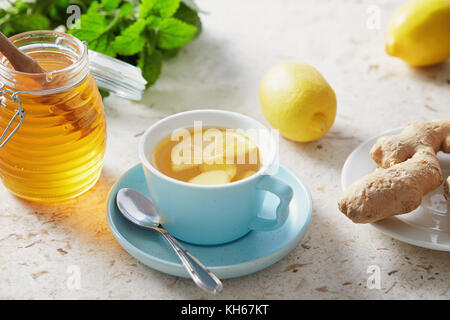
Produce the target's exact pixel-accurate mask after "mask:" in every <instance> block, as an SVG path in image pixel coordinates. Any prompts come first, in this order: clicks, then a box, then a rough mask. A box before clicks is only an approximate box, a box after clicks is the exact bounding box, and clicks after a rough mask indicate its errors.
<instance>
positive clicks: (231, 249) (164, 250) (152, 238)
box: [107, 164, 312, 279]
mask: <svg viewBox="0 0 450 320" xmlns="http://www.w3.org/2000/svg"><path fill="white" fill-rule="evenodd" d="M275 177H277V178H278V179H281V180H283V181H284V182H286V183H288V184H289V185H290V186H291V187H292V189H293V190H294V197H293V199H292V202H291V205H290V208H289V209H290V213H289V217H288V219H287V221H286V222H285V223H284V225H283V226H282V227H281V228H279V229H277V230H274V231H265V232H263V231H251V232H250V233H248V234H247V235H245V236H244V237H242V238H240V239H238V240H236V241H233V242H230V243H227V244H223V245H216V246H199V245H193V244H188V243H184V242H182V244H183V246H185V248H186V249H187V250H189V251H190V252H191V253H192V254H193V255H194V256H195V257H197V258H198V259H199V260H200V261H201V262H202V263H203V264H205V265H206V266H207V267H208V268H209V269H210V270H211V271H212V272H214V273H215V274H216V275H217V276H218V277H219V278H221V279H226V278H234V277H239V276H243V275H247V274H250V273H253V272H256V271H259V270H262V269H264V268H267V267H268V266H270V265H272V264H274V263H275V262H277V261H279V260H280V259H281V258H283V257H284V256H285V255H286V254H288V253H289V252H290V251H291V250H292V249H294V248H295V247H296V246H297V244H298V243H299V241H300V239H302V238H303V236H304V234H305V232H306V229H307V227H308V224H309V221H310V219H311V211H312V201H311V195H310V193H309V191H308V189H307V188H306V186H305V185H304V184H303V182H302V181H301V180H300V178H298V177H297V175H296V174H295V173H294V172H292V171H291V170H289V169H287V168H286V167H284V166H282V165H280V168H279V170H278V173H277V174H276V175H275ZM121 188H132V189H135V190H138V191H140V192H142V193H143V194H145V195H146V196H148V189H147V184H146V182H145V178H144V171H143V170H142V166H141V165H140V164H139V165H136V166H134V167H133V168H131V169H130V170H128V171H127V172H126V173H125V174H124V175H123V176H122V177H121V178H120V179H119V181H118V182H117V183H116V184H115V185H114V187H113V188H112V190H111V192H110V194H109V198H108V203H107V214H108V224H109V228H110V229H111V231H112V233H113V235H114V236H115V237H116V239H117V241H119V243H120V245H121V246H122V247H123V248H124V249H125V250H126V251H127V252H128V253H129V254H131V255H132V256H133V257H135V258H136V259H137V260H139V261H140V262H142V263H143V264H145V265H147V266H149V267H150V268H153V269H156V270H158V271H161V272H164V273H168V274H171V275H174V276H179V277H185V278H188V277H189V275H188V273H187V272H186V271H185V269H184V267H183V265H182V263H181V262H180V261H179V260H178V257H177V255H176V254H175V253H174V252H173V251H172V249H171V247H170V246H169V244H168V243H166V240H164V238H163V237H162V236H161V235H160V234H159V233H157V232H155V231H152V230H146V229H143V228H140V227H138V226H135V225H134V224H132V223H131V222H129V221H128V220H126V219H125V218H124V217H123V216H122V214H121V213H120V212H119V209H118V208H117V206H116V194H117V192H118V191H119V189H121ZM278 202H279V200H278V199H277V198H276V197H275V196H274V195H272V194H270V193H268V195H267V197H266V200H265V201H264V205H263V212H262V213H260V215H261V216H265V215H266V216H273V213H274V211H275V208H276V206H277V205H278Z"/></svg>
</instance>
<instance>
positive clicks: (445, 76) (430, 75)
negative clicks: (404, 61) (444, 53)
mask: <svg viewBox="0 0 450 320" xmlns="http://www.w3.org/2000/svg"><path fill="white" fill-rule="evenodd" d="M410 71H411V73H412V76H413V77H415V78H417V79H420V80H422V81H426V82H433V83H435V84H436V85H439V86H449V87H450V62H449V61H448V60H447V61H445V62H442V63H440V64H437V65H434V66H429V67H410Z"/></svg>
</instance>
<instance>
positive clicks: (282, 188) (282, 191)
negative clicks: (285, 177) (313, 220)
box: [249, 175, 294, 231]
mask: <svg viewBox="0 0 450 320" xmlns="http://www.w3.org/2000/svg"><path fill="white" fill-rule="evenodd" d="M257 188H258V189H262V190H266V191H269V192H272V193H273V194H275V195H276V196H277V197H278V198H279V199H280V203H279V204H278V207H277V209H276V218H275V219H266V218H261V217H256V218H255V219H253V221H252V222H251V223H250V226H249V228H250V229H251V230H256V231H269V230H275V229H277V228H279V227H281V226H282V225H283V223H284V222H285V221H286V219H287V217H288V215H289V203H290V202H291V200H292V196H293V193H294V192H293V190H292V188H291V187H290V186H289V185H287V184H286V183H284V182H282V181H281V180H279V179H277V178H274V177H273V176H271V175H263V176H262V177H261V180H260V181H259V182H258V185H257Z"/></svg>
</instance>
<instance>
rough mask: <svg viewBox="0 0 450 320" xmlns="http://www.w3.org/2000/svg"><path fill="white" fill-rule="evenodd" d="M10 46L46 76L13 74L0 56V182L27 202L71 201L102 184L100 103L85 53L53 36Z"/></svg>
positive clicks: (25, 36) (39, 34) (64, 37)
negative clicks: (100, 182) (25, 56)
mask: <svg viewBox="0 0 450 320" xmlns="http://www.w3.org/2000/svg"><path fill="white" fill-rule="evenodd" d="M10 40H11V41H12V42H13V43H14V45H15V46H16V47H18V48H19V49H20V50H22V51H23V52H25V53H26V54H28V55H30V56H31V57H33V58H34V59H35V60H36V61H37V62H38V63H39V65H40V66H41V68H42V69H44V70H45V71H46V72H44V73H23V72H19V71H16V70H14V69H13V68H12V67H11V65H10V64H9V63H8V61H7V60H6V58H4V57H2V56H0V58H1V59H0V87H1V89H0V95H1V104H2V106H0V128H1V129H2V131H3V137H2V140H1V141H0V146H1V148H0V177H1V179H2V181H3V184H4V186H5V187H6V188H7V189H8V190H9V191H11V192H12V193H13V194H15V195H17V196H19V197H21V198H24V199H28V200H33V201H42V202H56V201H62V200H66V199H70V198H74V197H76V196H78V195H80V194H82V193H84V192H86V191H87V190H89V189H90V188H91V187H92V186H93V185H94V184H95V183H96V181H97V180H98V178H99V177H100V173H101V169H102V163H103V156H104V152H105V143H106V122H105V114H104V110H103V104H102V98H101V96H100V94H99V91H98V88H97V85H96V82H95V80H94V78H93V76H92V74H91V73H90V71H89V64H88V57H87V51H88V50H87V47H86V45H85V44H84V43H82V42H81V41H79V40H78V39H77V38H75V37H73V36H71V35H68V34H64V33H60V32H55V31H32V32H27V33H22V34H18V35H15V36H13V37H11V38H10Z"/></svg>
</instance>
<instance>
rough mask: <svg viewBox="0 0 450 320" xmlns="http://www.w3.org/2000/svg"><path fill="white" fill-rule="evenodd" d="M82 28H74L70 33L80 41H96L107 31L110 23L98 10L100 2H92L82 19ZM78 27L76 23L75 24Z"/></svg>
mask: <svg viewBox="0 0 450 320" xmlns="http://www.w3.org/2000/svg"><path fill="white" fill-rule="evenodd" d="M80 19H81V21H80V28H79V29H78V28H76V27H73V28H72V29H70V30H69V33H71V34H73V35H74V36H75V37H77V38H79V39H80V40H85V41H88V42H91V41H94V40H96V39H97V38H99V37H100V36H101V35H102V34H103V33H105V32H106V31H107V27H108V24H109V21H107V19H106V17H105V16H104V15H102V14H101V13H100V11H99V9H98V2H96V1H94V2H92V4H91V6H90V7H89V9H88V11H87V12H86V13H85V14H82V15H81V17H80ZM74 26H76V23H75V24H74Z"/></svg>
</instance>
